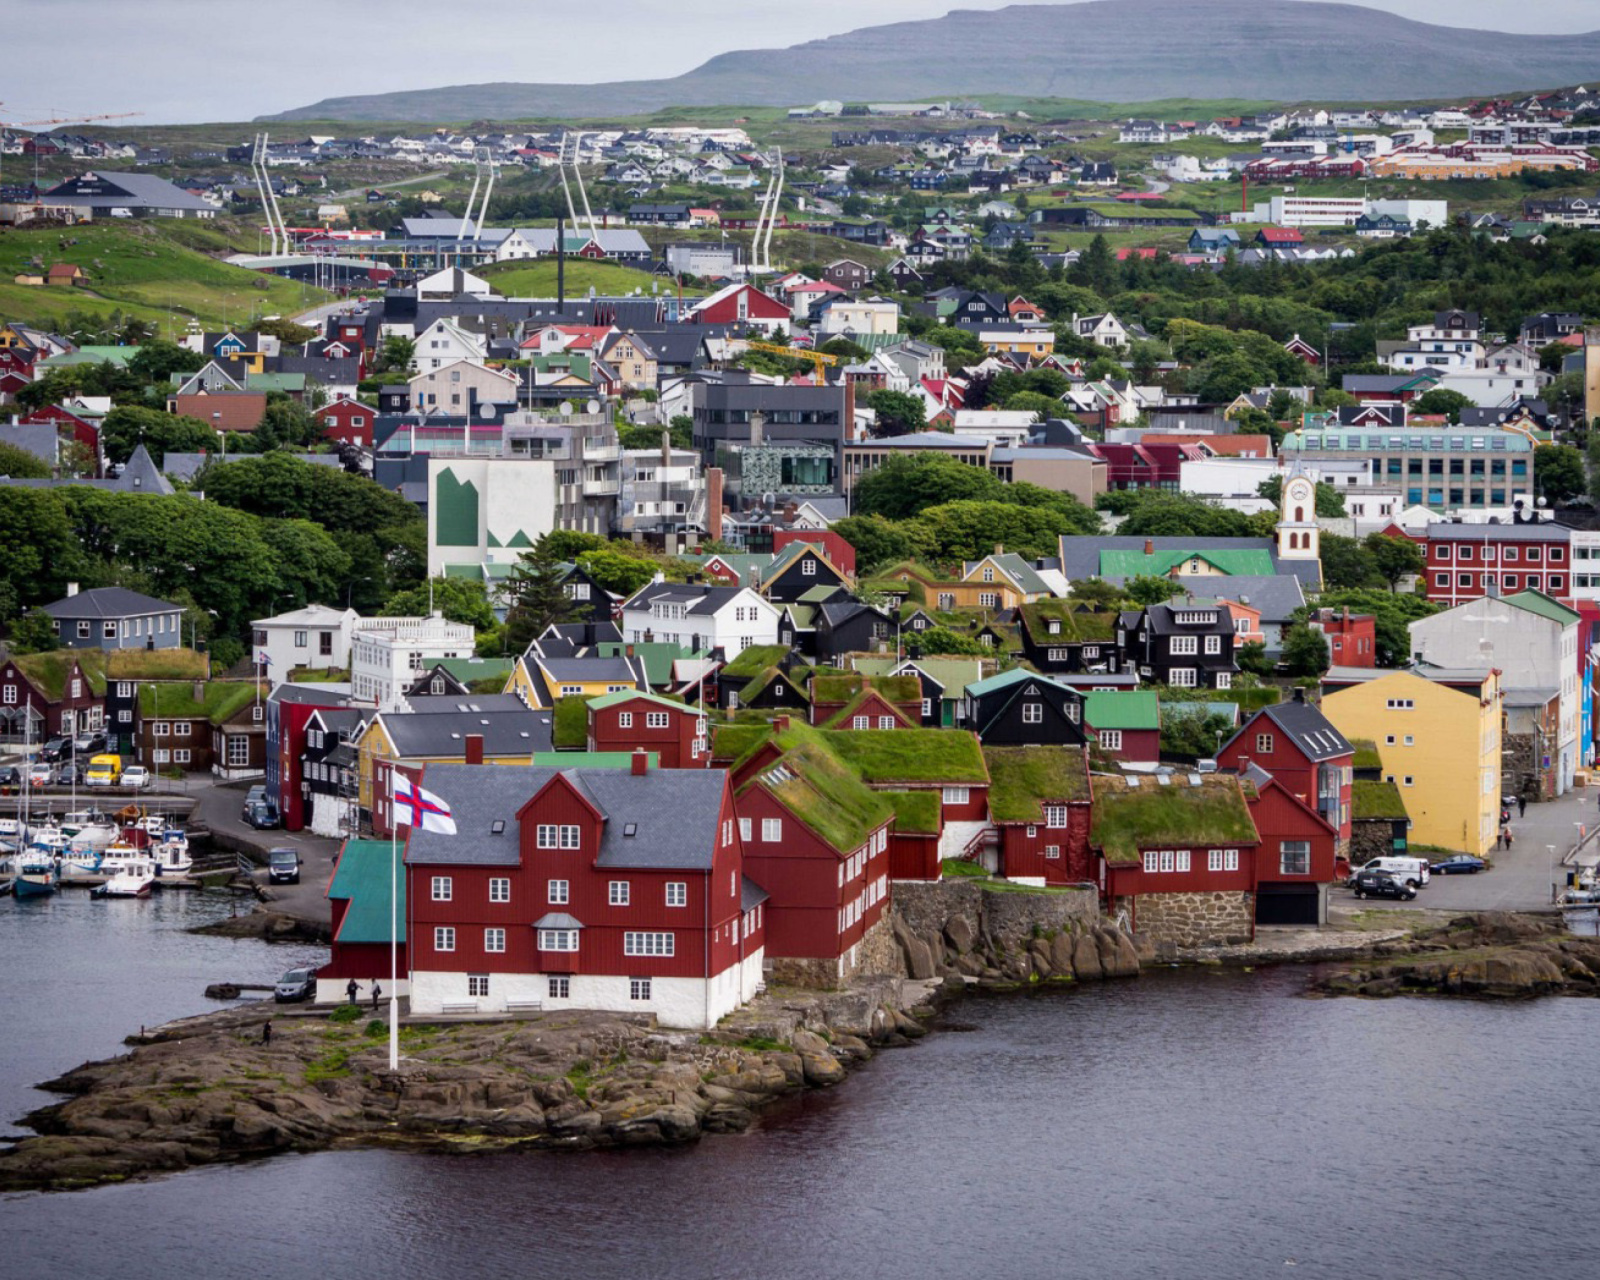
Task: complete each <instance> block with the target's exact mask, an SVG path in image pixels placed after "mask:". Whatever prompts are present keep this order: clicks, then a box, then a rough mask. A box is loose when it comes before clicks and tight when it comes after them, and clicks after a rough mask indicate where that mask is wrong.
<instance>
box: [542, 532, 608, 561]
mask: <svg viewBox="0 0 1600 1280" xmlns="http://www.w3.org/2000/svg"><path fill="white" fill-rule="evenodd" d="M542 541H543V543H544V549H545V550H546V551H548V552H549V553H550V554H551V555H552V556H554V557H555V558H556V559H557V560H576V559H577V558H578V557H579V556H581V555H583V554H584V553H585V552H588V551H603V550H605V548H606V547H607V546H609V545H610V544H609V543H608V542H607V541H606V540H605V539H604V538H602V537H601V536H600V535H599V534H598V533H584V532H583V531H582V530H580V529H552V530H550V532H549V533H547V534H545V535H544V538H543V539H542Z"/></svg>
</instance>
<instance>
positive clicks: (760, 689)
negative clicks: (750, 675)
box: [739, 667, 811, 709]
mask: <svg viewBox="0 0 1600 1280" xmlns="http://www.w3.org/2000/svg"><path fill="white" fill-rule="evenodd" d="M774 680H781V681H783V683H784V684H786V685H788V686H789V687H790V688H791V689H793V690H794V698H795V701H794V705H795V707H796V709H798V708H800V707H806V706H810V705H811V694H810V693H809V692H807V690H806V687H805V686H804V685H803V684H797V683H796V682H795V681H794V680H792V679H790V678H789V676H788V675H787V674H786V673H785V672H784V671H783V669H782V668H781V667H768V668H767V669H766V670H765V671H763V672H761V674H760V675H758V676H756V677H755V679H753V680H751V681H750V683H749V684H747V685H745V687H744V688H743V689H741V690H740V691H739V701H740V702H741V703H742V704H744V705H746V706H748V705H749V704H750V703H752V702H754V701H755V700H756V699H757V698H759V697H760V696H761V695H762V694H763V693H764V692H766V689H767V686H768V685H770V684H771V683H772V682H773V681H774Z"/></svg>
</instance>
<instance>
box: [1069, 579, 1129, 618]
mask: <svg viewBox="0 0 1600 1280" xmlns="http://www.w3.org/2000/svg"><path fill="white" fill-rule="evenodd" d="M1071 598H1072V599H1073V600H1074V601H1076V602H1077V603H1079V604H1086V605H1089V606H1090V607H1091V608H1093V609H1096V610H1105V609H1120V608H1122V606H1123V605H1124V604H1126V603H1127V600H1128V594H1127V592H1125V591H1124V590H1123V589H1122V588H1121V587H1114V586H1112V585H1111V583H1109V582H1106V581H1104V580H1103V579H1101V578H1079V579H1078V580H1077V581H1076V582H1074V583H1073V584H1072V595H1071Z"/></svg>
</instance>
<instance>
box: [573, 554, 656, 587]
mask: <svg viewBox="0 0 1600 1280" xmlns="http://www.w3.org/2000/svg"><path fill="white" fill-rule="evenodd" d="M578 567H579V568H580V569H582V570H583V571H584V572H585V573H587V574H588V575H589V576H590V577H591V578H593V579H594V580H595V581H596V582H598V583H599V584H600V585H601V586H602V587H604V588H605V589H606V590H607V591H610V592H612V593H613V594H614V595H619V596H631V595H632V594H633V593H634V592H635V591H637V590H638V589H639V588H640V587H642V586H644V585H645V583H647V582H649V581H650V580H651V579H652V578H654V577H655V576H656V570H657V568H658V566H657V564H656V562H655V561H654V560H645V559H641V558H640V557H639V556H632V555H627V554H625V553H624V552H620V551H613V550H602V551H586V552H584V553H583V554H582V555H581V556H579V557H578Z"/></svg>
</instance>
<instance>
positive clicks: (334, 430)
mask: <svg viewBox="0 0 1600 1280" xmlns="http://www.w3.org/2000/svg"><path fill="white" fill-rule="evenodd" d="M311 416H312V417H313V418H315V419H316V420H317V421H318V422H320V423H321V424H322V438H323V439H324V440H333V441H337V442H338V443H340V444H354V445H359V446H360V447H361V448H363V449H370V448H372V424H373V422H374V421H376V420H377V417H378V411H377V410H376V409H373V408H370V407H368V406H367V405H364V404H362V403H361V402H360V401H359V400H351V399H350V398H349V397H348V396H340V397H339V399H337V400H334V401H332V402H331V403H329V404H325V405H323V406H322V408H320V409H318V410H316V411H315V412H314V413H313V414H312V415H311Z"/></svg>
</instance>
